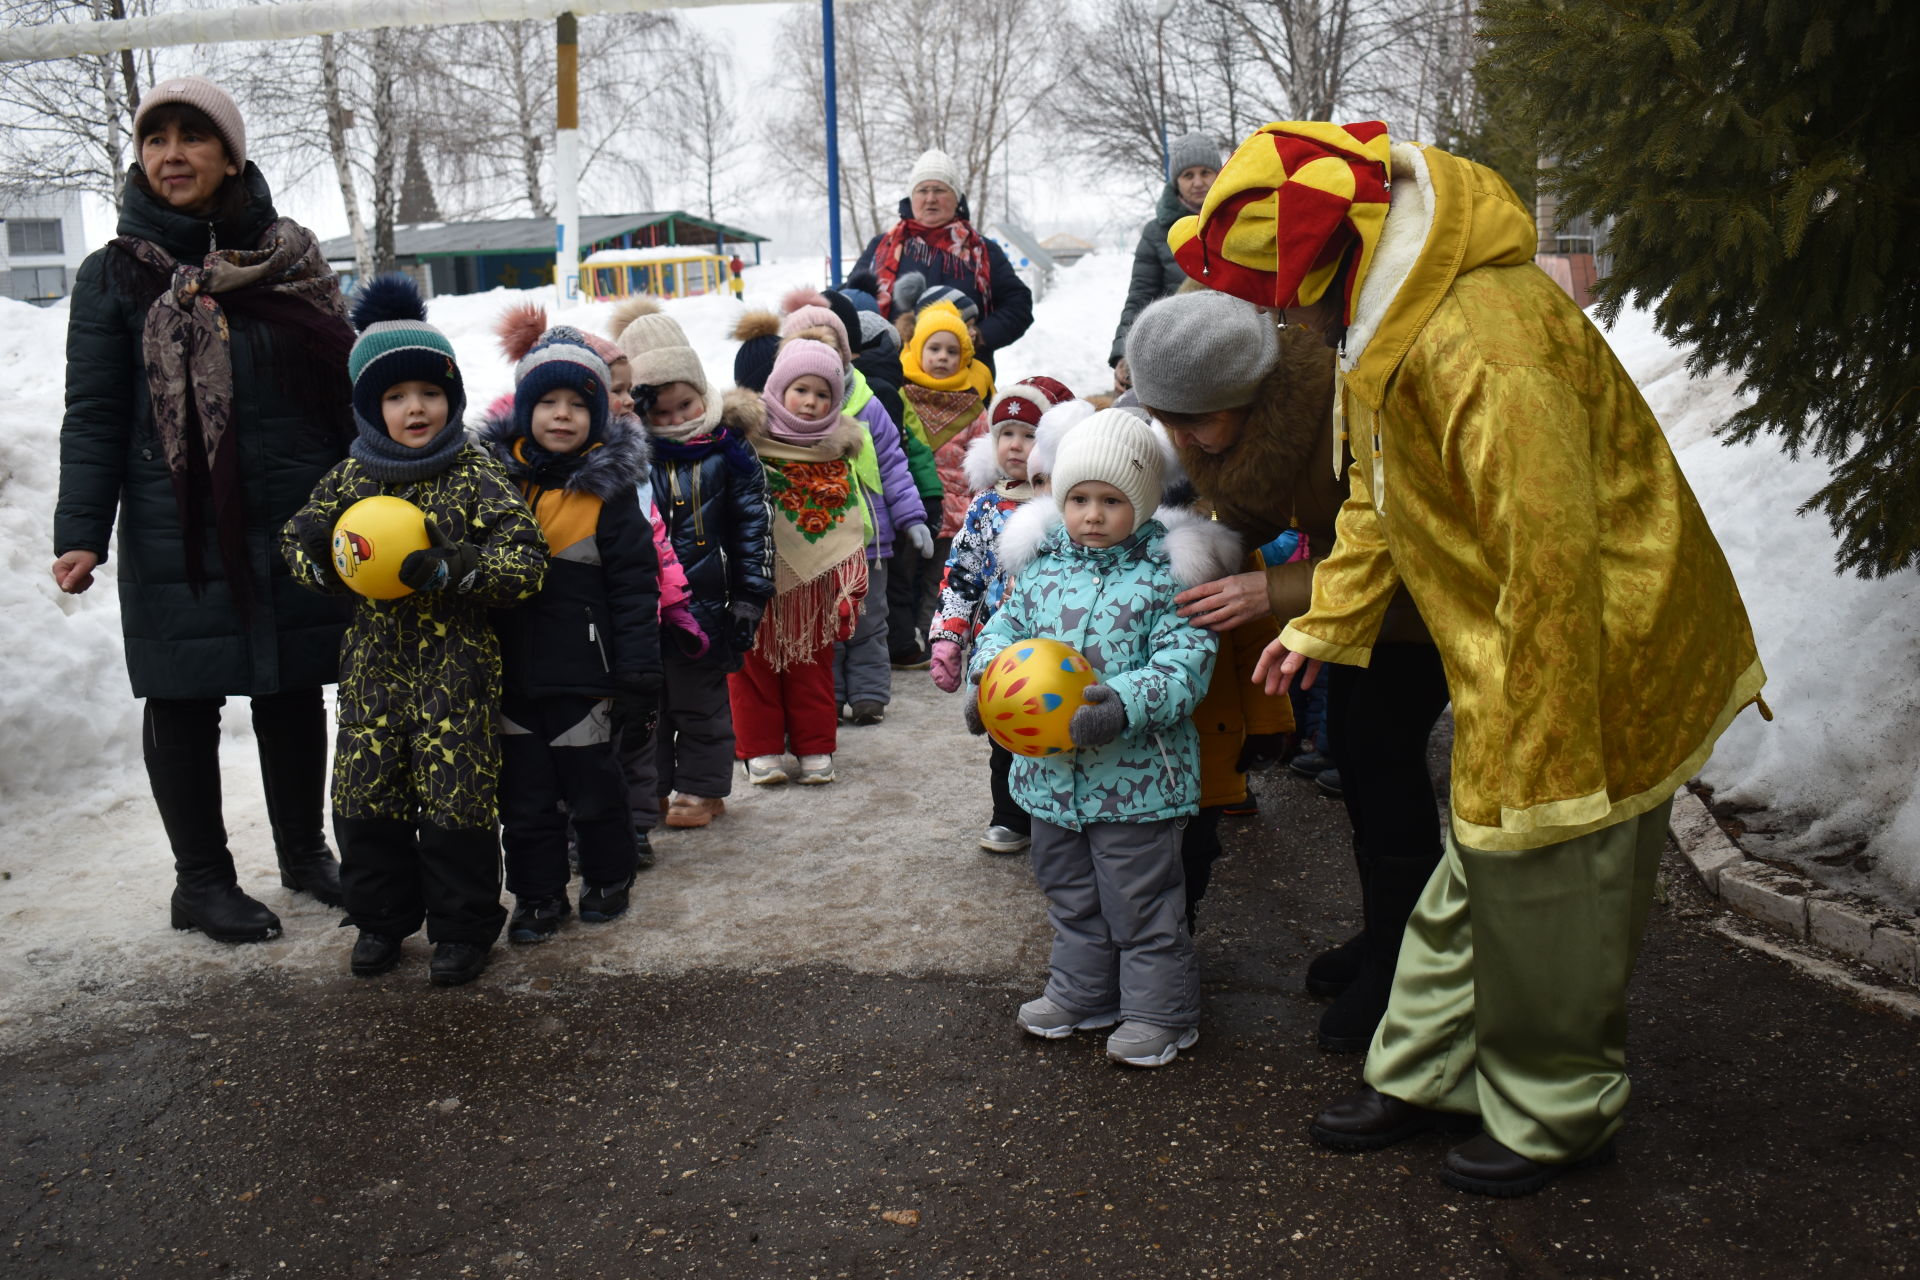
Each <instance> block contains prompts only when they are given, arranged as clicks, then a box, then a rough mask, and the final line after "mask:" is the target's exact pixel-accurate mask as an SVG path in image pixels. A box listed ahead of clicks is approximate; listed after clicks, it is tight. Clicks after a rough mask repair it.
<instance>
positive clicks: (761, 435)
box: [723, 392, 866, 458]
mask: <svg viewBox="0 0 1920 1280" xmlns="http://www.w3.org/2000/svg"><path fill="white" fill-rule="evenodd" d="M735 394H737V393H735V392H728V393H727V404H728V406H729V407H731V406H732V404H733V399H734V396H735ZM753 399H754V402H755V404H756V405H758V412H757V413H755V414H753V415H752V416H751V417H750V418H747V419H746V420H745V421H744V423H743V425H744V426H745V429H746V437H747V442H748V443H749V444H751V445H752V446H753V448H754V452H756V453H763V454H764V453H765V452H766V451H767V450H772V451H773V454H774V456H775V457H778V456H780V455H781V454H782V453H784V452H785V451H787V450H790V449H793V448H796V447H797V446H794V445H790V444H783V443H781V442H780V441H778V440H775V439H774V438H773V436H772V435H771V434H769V433H768V431H767V407H766V406H765V405H764V404H760V398H759V397H758V396H754V397H753ZM723 416H724V415H723ZM743 416H744V415H743ZM865 430H866V428H865V427H863V426H862V425H861V424H860V423H859V422H858V421H856V420H855V419H853V418H849V417H848V416H847V415H846V414H844V413H843V414H841V415H840V421H838V422H836V423H834V424H833V426H831V427H829V428H828V429H827V433H826V434H825V435H823V436H821V437H820V443H819V444H817V445H809V446H807V447H808V448H810V449H827V450H829V451H831V454H832V456H833V457H835V458H851V457H853V456H854V455H855V454H857V453H859V452H860V442H861V440H862V439H863V434H862V433H863V432H865Z"/></svg>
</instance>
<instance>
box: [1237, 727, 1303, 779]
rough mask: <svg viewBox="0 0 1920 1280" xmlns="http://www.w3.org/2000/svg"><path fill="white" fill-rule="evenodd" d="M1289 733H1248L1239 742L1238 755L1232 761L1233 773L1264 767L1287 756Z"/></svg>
mask: <svg viewBox="0 0 1920 1280" xmlns="http://www.w3.org/2000/svg"><path fill="white" fill-rule="evenodd" d="M1292 739H1293V735H1292V734H1290V733H1250V734H1248V735H1247V737H1246V741H1244V742H1242V743H1241V744H1240V757H1239V758H1238V759H1237V760H1235V761H1234V762H1233V771H1234V772H1235V773H1245V772H1247V771H1248V770H1249V769H1264V768H1266V767H1267V766H1268V765H1270V764H1278V763H1279V762H1280V761H1282V760H1284V759H1286V758H1287V747H1288V746H1289V745H1291V742H1292Z"/></svg>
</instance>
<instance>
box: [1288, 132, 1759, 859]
mask: <svg viewBox="0 0 1920 1280" xmlns="http://www.w3.org/2000/svg"><path fill="white" fill-rule="evenodd" d="M1393 176H1394V184H1393V201H1392V206H1391V211H1390V212H1389V214H1388V223H1387V226H1386V228H1385V229H1384V230H1383V233H1382V237H1381V244H1380V248H1379V250H1378V252H1377V253H1376V255H1375V259H1374V261H1373V263H1372V265H1371V267H1370V269H1369V271H1368V274H1367V277H1366V278H1365V279H1364V280H1362V281H1361V287H1360V294H1359V298H1358V301H1357V304H1356V308H1355V316H1354V324H1353V327H1352V328H1351V329H1350V330H1349V332H1348V343H1349V346H1348V350H1349V352H1350V353H1351V354H1350V356H1349V359H1348V361H1346V362H1344V363H1343V374H1344V376H1343V388H1342V392H1341V395H1342V400H1343V406H1344V411H1345V415H1346V429H1347V433H1348V437H1349V440H1350V442H1351V447H1352V451H1353V455H1354V457H1355V459H1356V461H1355V462H1354V463H1353V465H1352V469H1351V480H1352V488H1351V495H1350V497H1349V498H1348V500H1347V502H1346V503H1345V504H1344V505H1343V506H1342V508H1341V511H1340V515H1339V518H1338V521H1337V525H1336V527H1337V530H1338V542H1337V544H1336V545H1335V547H1334V550H1333V554H1332V556H1331V557H1330V558H1329V559H1328V560H1327V561H1326V562H1325V563H1323V564H1322V565H1321V566H1320V567H1319V570H1318V571H1317V572H1316V573H1315V575H1314V585H1313V603H1312V605H1311V607H1310V608H1309V611H1308V612H1307V613H1306V614H1304V615H1302V616H1301V617H1298V618H1296V619H1294V620H1293V622H1292V623H1291V624H1290V625H1289V626H1288V627H1287V628H1286V630H1285V632H1284V633H1283V635H1282V639H1283V640H1284V641H1285V643H1286V644H1287V646H1288V647H1289V648H1291V649H1293V650H1295V651H1296V652H1299V653H1302V654H1305V655H1306V656H1308V657H1310V658H1319V659H1323V660H1326V661H1331V662H1343V663H1351V664H1358V665H1362V666H1364V665H1366V663H1367V661H1368V658H1369V656H1370V654H1371V650H1372V645H1373V643H1374V639H1375V636H1376V634H1377V633H1378V631H1379V628H1380V623H1381V619H1382V616H1383V614H1384V613H1385V610H1386V607H1387V603H1388V601H1389V600H1390V599H1391V597H1392V595H1393V592H1394V588H1395V587H1396V586H1397V585H1399V584H1401V583H1404V584H1405V585H1406V587H1407V590H1408V592H1409V593H1410V594H1411V595H1412V597H1413V599H1414V602H1415V603H1416V604H1417V605H1418V606H1419V609H1420V614H1421V616H1422V617H1423V618H1425V619H1426V622H1427V625H1428V627H1429V629H1430V630H1431V631H1432V633H1433V637H1434V641H1435V643H1436V644H1437V645H1438V646H1439V648H1440V654H1441V658H1442V660H1443V662H1444V664H1445V666H1446V673H1447V683H1448V687H1449V688H1450V690H1451V691H1452V695H1453V711H1454V734H1455V736H1454V748H1453V831H1454V837H1455V839H1457V840H1458V841H1459V842H1460V843H1462V844H1465V845H1468V846H1470V847H1472V848H1476V849H1486V850H1517V849H1532V848H1538V847H1541V846H1544V845H1549V844H1554V843H1558V842H1560V841H1563V840H1569V839H1572V838H1573V837H1575V836H1578V835H1581V834H1583V833H1585V832H1588V831H1593V830H1597V829H1598V828H1601V827H1604V826H1608V825H1610V824H1612V823H1615V822H1620V821H1623V820H1625V819H1627V818H1632V817H1636V816H1638V815H1640V814H1642V813H1645V812H1647V811H1648V810H1650V809H1652V808H1653V807H1654V806H1656V805H1658V804H1659V803H1661V802H1662V801H1664V800H1666V799H1667V798H1668V797H1670V796H1671V795H1672V794H1673V792H1674V789H1675V788H1676V787H1677V786H1679V785H1680V784H1681V783H1683V782H1684V781H1685V780H1686V779H1687V778H1688V777H1690V776H1692V775H1693V774H1694V773H1695V772H1696V771H1697V770H1698V769H1699V768H1700V766H1701V765H1702V764H1703V763H1705V761H1706V758H1707V756H1708V755H1709V754H1710V753H1711V752H1712V749H1713V744H1714V741H1715V740H1716V739H1717V738H1718V737H1719V736H1720V734H1721V732H1722V731H1723V730H1724V729H1725V728H1726V727H1727V725H1728V724H1729V723H1730V722H1731V721H1732V719H1733V717H1734V716H1735V715H1736V714H1737V713H1738V712H1739V711H1740V710H1741V709H1742V708H1743V707H1745V706H1746V705H1747V704H1749V703H1752V702H1756V701H1758V695H1759V691H1760V687H1761V685H1762V684H1763V683H1764V682H1765V679H1766V676H1765V673H1764V672H1763V671H1762V670H1761V666H1760V661H1759V656H1758V653H1757V651H1756V650H1755V648H1754V641H1753V629H1752V627H1751V626H1750V625H1749V624H1748V621H1747V613H1746V607H1745V606H1744V605H1743V604H1742V603H1741V600H1740V592H1739V589H1738V588H1737V587H1736V586H1735V584H1734V581H1733V574H1732V572H1731V571H1730V570H1729V569H1728V567H1727V562H1726V557H1725V556H1724V555H1723V554H1722V553H1721V551H1720V546H1719V544H1718V543H1717V542H1716V541H1715V540H1714V536H1713V531H1712V530H1711V529H1710V528H1708V526H1707V521H1706V517H1705V516H1704V515H1703V514H1702V512H1701V510H1700V505H1699V503H1698V502H1697V501H1696V500H1695V499H1694V496H1693V492H1692V490H1691V489H1689V488H1688V486H1687V482H1686V479H1685V477H1684V476H1683V475H1682V474H1681V472H1680V467H1679V464H1678V463H1677V462H1676V461H1675V459H1674V456H1673V452H1672V450H1671V449H1669V448H1668V446H1667V441H1666V438H1665V436H1664V435H1662V434H1661V431H1660V426H1659V423H1658V422H1656V421H1655V420H1654V417H1653V414H1652V412H1651V411H1650V410H1649V409H1648V408H1647V405H1646V402H1645V401H1644V400H1643V399H1642V398H1641V396H1640V393H1639V390H1638V389H1637V388H1636V387H1635V386H1634V385H1633V382H1632V380H1631V379H1629V378H1628V376H1627V373H1626V371H1625V370H1624V369H1622V368H1621V367H1620V363H1619V361H1618V360H1616V359H1615V358H1614V355H1613V352H1612V350H1611V349H1610V348H1609V347H1608V346H1607V343H1606V341H1605V339H1604V338H1603V337H1602V336H1601V335H1600V333H1599V331H1598V330H1597V329H1595V328H1594V327H1593V325H1592V324H1591V323H1590V322H1589V321H1588V320H1587V317H1586V315H1585V314H1584V313H1582V312H1581V311H1580V309H1579V308H1578V307H1576V306H1575V305H1574V303H1573V301H1572V300H1571V299H1570V298H1569V297H1568V296H1567V295H1566V294H1565V293H1564V292H1563V291H1562V290H1561V289H1560V288H1559V286H1557V285H1555V284H1554V283H1553V281H1552V280H1550V279H1549V278H1548V277H1547V275H1546V274H1545V273H1544V272H1542V271H1541V270H1540V269H1539V268H1538V267H1537V266H1535V265H1534V263H1533V252H1534V246H1535V233H1534V225H1533V219H1532V217H1531V216H1530V215H1529V214H1528V212H1527V210H1526V209H1525V208H1524V206H1522V205H1521V204H1520V203H1519V201H1518V199H1517V198H1516V197H1515V196H1514V194H1513V192H1512V190H1511V189H1510V188H1509V187H1508V186H1507V184H1506V183H1505V181H1503V180H1502V179H1501V178H1500V177H1499V176H1498V175H1497V174H1495V173H1493V172H1492V171H1491V170H1489V169H1486V168H1484V167H1482V166H1480V165H1478V164H1474V163H1473V162H1471V161H1467V160H1462V159H1459V158H1457V157H1455V156H1451V155H1448V154H1447V153H1445V152H1443V151H1439V150H1436V149H1433V148H1429V147H1418V146H1409V145H1404V144H1403V145H1400V146H1396V147H1395V148H1394V153H1393ZM1761 710H1762V712H1763V713H1765V706H1764V704H1762V706H1761Z"/></svg>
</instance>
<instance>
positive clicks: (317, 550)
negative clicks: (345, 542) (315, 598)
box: [287, 511, 340, 582]
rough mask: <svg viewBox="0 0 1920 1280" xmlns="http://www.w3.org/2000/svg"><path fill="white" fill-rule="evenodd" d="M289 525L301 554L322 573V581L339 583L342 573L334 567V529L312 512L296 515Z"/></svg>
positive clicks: (301, 512)
mask: <svg viewBox="0 0 1920 1280" xmlns="http://www.w3.org/2000/svg"><path fill="white" fill-rule="evenodd" d="M287 523H288V524H290V525H292V526H293V537H294V540H295V541H296V542H298V543H299V544H300V551H301V553H302V554H303V555H305V556H306V557H307V559H309V560H311V561H313V566H314V568H316V569H318V570H319V571H320V577H321V580H322V581H324V582H338V581H339V580H340V571H339V570H338V569H335V568H334V566H333V527H332V526H331V525H329V524H328V523H327V522H326V521H325V520H322V519H321V518H320V517H319V516H317V515H314V514H313V513H312V512H310V511H300V512H297V513H295V515H294V517H293V519H292V520H289V521H288V522H287Z"/></svg>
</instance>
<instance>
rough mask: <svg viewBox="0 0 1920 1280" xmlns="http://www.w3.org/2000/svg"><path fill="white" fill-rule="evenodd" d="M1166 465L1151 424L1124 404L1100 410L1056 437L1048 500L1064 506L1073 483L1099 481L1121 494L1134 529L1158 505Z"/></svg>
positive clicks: (1146, 518)
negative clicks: (1130, 511)
mask: <svg viewBox="0 0 1920 1280" xmlns="http://www.w3.org/2000/svg"><path fill="white" fill-rule="evenodd" d="M1166 465H1167V464H1166V455H1165V454H1164V453H1162V452H1161V449H1160V442H1159V440H1157V439H1156V438H1155V437H1154V434H1153V428H1152V427H1149V426H1148V425H1147V424H1146V423H1144V422H1142V421H1140V419H1138V418H1136V417H1134V416H1133V415H1132V414H1130V413H1128V412H1127V411H1126V410H1124V409H1102V410H1101V411H1100V412H1098V413H1096V414H1094V415H1093V416H1092V417H1090V418H1088V419H1087V420H1086V421H1085V422H1082V423H1081V424H1080V425H1078V426H1076V427H1074V428H1073V430H1071V431H1069V432H1068V433H1067V436H1066V439H1064V440H1062V441H1061V442H1060V455H1059V456H1058V457H1056V458H1055V459H1054V460H1053V501H1054V505H1056V506H1058V507H1059V508H1060V509H1061V510H1063V511H1064V510H1065V509H1066V505H1067V495H1068V494H1069V493H1070V492H1072V490H1073V486H1075V485H1077V484H1081V483H1084V482H1085V481H1088V480H1102V481H1105V482H1106V483H1107V484H1110V485H1112V486H1113V487H1114V488H1116V489H1118V490H1119V491H1120V492H1122V493H1124V494H1126V495H1127V501H1129V502H1131V503H1132V504H1133V526H1134V528H1136V529H1137V528H1139V527H1140V526H1141V525H1143V524H1145V523H1146V522H1147V521H1148V520H1150V519H1152V518H1153V513H1154V512H1155V511H1157V510H1159V509H1160V489H1161V485H1162V484H1163V483H1164V482H1165V479H1166Z"/></svg>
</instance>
